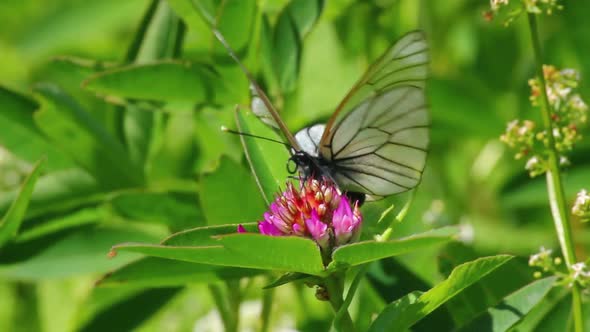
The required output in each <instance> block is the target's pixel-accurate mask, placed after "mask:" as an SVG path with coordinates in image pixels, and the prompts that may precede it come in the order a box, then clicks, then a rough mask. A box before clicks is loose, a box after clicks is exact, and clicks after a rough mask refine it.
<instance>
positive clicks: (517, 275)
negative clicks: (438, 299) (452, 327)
mask: <svg viewBox="0 0 590 332" xmlns="http://www.w3.org/2000/svg"><path fill="white" fill-rule="evenodd" d="M480 256H481V254H480V253H479V252H477V251H475V250H474V249H473V248H472V247H471V246H467V245H465V244H463V243H460V242H452V243H449V244H448V245H446V246H445V248H443V249H441V250H440V251H439V254H438V264H437V265H438V269H439V271H440V273H441V275H443V276H444V277H448V276H449V275H450V273H451V272H452V270H453V269H454V268H455V267H456V266H458V265H460V264H463V263H466V262H469V261H472V260H474V259H477V258H478V257H480ZM533 281H534V278H533V275H532V273H531V269H530V266H529V265H528V260H527V259H524V258H521V257H518V258H516V259H512V260H510V261H509V262H508V263H506V264H504V265H502V266H500V267H499V268H497V269H496V270H494V271H493V272H491V273H490V274H488V275H487V276H485V277H483V278H482V279H481V280H480V281H479V282H478V283H477V284H475V285H472V286H470V287H469V288H467V289H465V290H464V291H463V292H461V294H458V295H457V296H455V297H454V298H453V299H451V300H450V301H448V302H447V303H446V304H445V308H446V309H447V310H448V311H449V313H450V314H451V315H452V317H453V321H454V322H455V324H456V326H462V325H465V324H467V323H468V322H469V321H471V320H473V318H474V317H475V316H477V315H478V314H479V313H481V312H483V311H485V310H486V309H487V308H489V307H491V306H494V305H495V304H496V303H499V302H500V301H501V300H502V299H503V298H505V297H506V296H508V295H509V294H511V293H513V292H515V291H516V290H518V289H520V288H522V287H524V286H525V285H527V284H529V283H531V282H533Z"/></svg>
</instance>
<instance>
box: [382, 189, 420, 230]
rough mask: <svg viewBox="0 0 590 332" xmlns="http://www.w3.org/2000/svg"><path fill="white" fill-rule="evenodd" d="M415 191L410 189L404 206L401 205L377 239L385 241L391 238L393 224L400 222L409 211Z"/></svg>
mask: <svg viewBox="0 0 590 332" xmlns="http://www.w3.org/2000/svg"><path fill="white" fill-rule="evenodd" d="M415 192H416V191H415V190H412V192H410V197H409V198H408V201H407V202H406V204H405V205H404V207H402V209H401V210H400V211H399V213H398V214H397V216H395V218H394V219H393V220H392V221H391V223H390V224H389V227H387V229H386V230H385V231H384V232H383V233H382V234H381V235H380V236H378V241H387V240H389V239H390V238H391V234H393V226H395V224H397V223H399V222H402V220H404V218H405V217H406V215H407V214H408V211H410V206H411V205H412V202H413V201H414V193H415Z"/></svg>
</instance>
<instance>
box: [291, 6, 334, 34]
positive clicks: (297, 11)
mask: <svg viewBox="0 0 590 332" xmlns="http://www.w3.org/2000/svg"><path fill="white" fill-rule="evenodd" d="M323 7H324V1H323V0H293V1H291V2H289V5H287V7H286V8H285V11H284V14H283V15H290V16H291V18H292V19H293V23H294V24H295V27H296V28H297V32H298V34H299V36H300V38H304V37H305V36H306V35H307V34H308V33H309V32H310V31H311V29H312V28H313V26H314V25H315V23H316V22H317V21H318V19H319V18H320V15H321V13H322V9H323Z"/></svg>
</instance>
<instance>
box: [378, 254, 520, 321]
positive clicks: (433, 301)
mask: <svg viewBox="0 0 590 332" xmlns="http://www.w3.org/2000/svg"><path fill="white" fill-rule="evenodd" d="M510 259H512V256H508V255H498V256H492V257H483V258H479V259H477V260H475V261H472V262H469V263H465V264H462V265H460V266H458V267H456V268H455V269H454V270H453V272H452V273H451V275H450V276H449V277H448V278H447V279H446V280H445V281H443V282H441V283H439V284H438V285H436V286H435V287H433V288H432V289H430V290H429V291H427V292H425V293H423V294H421V295H420V296H419V297H418V298H415V295H411V294H410V295H407V296H405V297H403V298H401V299H399V300H397V301H395V302H393V303H391V304H389V305H388V306H387V307H386V308H385V309H384V310H383V311H382V312H381V313H380V314H379V316H378V317H377V318H376V319H375V321H374V322H373V324H372V325H371V328H370V329H369V331H371V332H373V331H405V330H406V329H408V328H410V327H411V326H412V325H414V324H415V323H416V322H418V321H419V320H421V319H422V318H424V317H426V316H427V315H428V314H430V313H431V312H432V311H433V310H435V309H436V308H438V307H439V306H440V305H442V304H443V303H445V302H446V301H448V300H449V299H451V298H452V297H453V296H455V295H457V294H458V293H459V292H461V291H462V290H464V289H465V288H467V287H469V286H470V285H472V284H474V283H475V282H477V281H478V280H479V279H481V278H482V277H484V276H485V275H487V274H488V273H490V272H491V271H493V270H495V269H496V268H498V267H499V266H501V265H502V264H504V263H506V262H508V261H509V260H510Z"/></svg>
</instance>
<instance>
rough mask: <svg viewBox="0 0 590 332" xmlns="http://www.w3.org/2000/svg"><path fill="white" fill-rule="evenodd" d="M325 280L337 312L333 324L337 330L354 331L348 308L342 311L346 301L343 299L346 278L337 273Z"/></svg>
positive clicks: (343, 331) (331, 301)
mask: <svg viewBox="0 0 590 332" xmlns="http://www.w3.org/2000/svg"><path fill="white" fill-rule="evenodd" d="M325 281H326V287H327V289H328V296H329V298H330V304H331V305H332V309H334V313H335V316H334V322H333V324H332V325H333V326H334V327H335V328H336V331H342V332H354V331H355V329H354V324H353V322H352V318H351V317H350V314H349V313H348V310H343V312H342V313H340V309H341V308H342V307H343V306H344V301H343V300H342V295H343V294H344V278H342V277H341V276H339V275H337V274H333V275H331V276H329V277H328V278H326V279H325Z"/></svg>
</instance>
